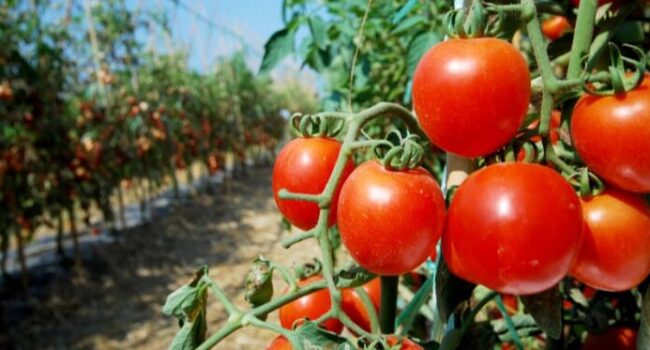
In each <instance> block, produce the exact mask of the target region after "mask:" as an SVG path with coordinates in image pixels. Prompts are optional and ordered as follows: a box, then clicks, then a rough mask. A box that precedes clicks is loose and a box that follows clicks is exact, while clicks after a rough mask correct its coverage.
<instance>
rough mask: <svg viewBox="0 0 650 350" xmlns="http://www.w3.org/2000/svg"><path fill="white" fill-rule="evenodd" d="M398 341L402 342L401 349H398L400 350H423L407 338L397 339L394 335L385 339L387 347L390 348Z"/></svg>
mask: <svg viewBox="0 0 650 350" xmlns="http://www.w3.org/2000/svg"><path fill="white" fill-rule="evenodd" d="M400 339H401V341H402V347H401V348H400V350H424V348H423V347H421V346H420V345H418V344H416V343H414V342H413V341H411V340H409V339H408V338H398V337H396V336H394V335H391V336H388V337H386V340H387V341H388V345H390V346H393V345H395V344H397V343H398V342H399V341H400Z"/></svg>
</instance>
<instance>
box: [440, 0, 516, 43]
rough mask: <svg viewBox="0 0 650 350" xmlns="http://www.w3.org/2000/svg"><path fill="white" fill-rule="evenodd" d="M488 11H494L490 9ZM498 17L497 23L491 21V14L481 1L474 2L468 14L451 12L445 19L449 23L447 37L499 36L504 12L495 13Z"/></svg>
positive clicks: (462, 11)
mask: <svg viewBox="0 0 650 350" xmlns="http://www.w3.org/2000/svg"><path fill="white" fill-rule="evenodd" d="M488 10H494V9H493V8H488ZM494 13H495V14H496V15H497V16H498V18H497V20H496V21H489V20H488V19H489V18H488V16H489V13H488V11H487V10H486V8H485V7H483V5H482V4H481V2H480V1H474V2H473V4H472V7H471V8H470V10H469V11H468V12H466V11H465V10H464V9H455V10H452V11H449V12H448V13H447V15H446V17H445V21H446V22H447V35H448V36H449V37H450V38H462V39H467V38H478V37H482V36H485V35H486V34H487V35H489V36H494V35H496V34H498V32H499V27H500V24H501V22H502V21H501V19H502V17H503V12H502V11H501V10H498V8H497V10H496V11H494Z"/></svg>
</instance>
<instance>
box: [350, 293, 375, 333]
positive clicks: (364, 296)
mask: <svg viewBox="0 0 650 350" xmlns="http://www.w3.org/2000/svg"><path fill="white" fill-rule="evenodd" d="M354 291H355V292H357V294H358V295H359V297H360V298H361V302H362V303H363V307H364V308H365V309H366V312H367V313H368V320H370V330H371V331H372V333H378V332H379V318H378V317H377V310H375V305H374V304H373V303H372V300H370V296H369V295H368V293H366V290H365V289H363V288H362V287H357V288H354Z"/></svg>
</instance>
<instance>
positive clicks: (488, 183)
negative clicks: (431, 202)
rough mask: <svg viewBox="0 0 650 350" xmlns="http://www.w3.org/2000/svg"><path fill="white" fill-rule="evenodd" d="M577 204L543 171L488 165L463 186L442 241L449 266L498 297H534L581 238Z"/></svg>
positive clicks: (565, 265)
mask: <svg viewBox="0 0 650 350" xmlns="http://www.w3.org/2000/svg"><path fill="white" fill-rule="evenodd" d="M582 226H583V221H582V213H581V209H580V200H579V199H578V196H577V195H576V193H575V191H574V190H573V188H572V187H571V186H570V185H569V184H568V183H567V182H566V181H565V180H564V178H562V176H560V175H559V174H557V173H556V172H554V171H553V170H551V169H550V168H548V167H544V166H541V165H538V164H528V163H504V164H495V165H490V166H488V167H486V168H483V169H481V170H479V171H477V172H475V173H474V174H472V175H470V177H468V178H467V179H466V180H465V182H463V183H462V184H461V185H460V187H459V188H458V190H457V191H456V194H455V195H454V198H453V200H452V202H451V205H450V207H449V213H448V215H447V226H446V229H445V232H444V233H443V236H442V248H443V257H444V258H445V261H446V262H447V264H448V265H449V269H450V270H451V271H452V272H453V273H454V274H456V275H458V276H459V277H462V278H464V279H466V280H468V281H471V282H474V283H477V284H483V285H485V286H487V287H488V288H491V289H493V290H495V291H498V292H500V293H507V294H515V295H522V294H535V293H538V292H541V291H544V290H546V289H549V288H551V287H553V286H554V285H555V284H556V283H557V282H559V281H560V280H561V279H562V278H563V277H564V275H566V273H567V272H568V271H569V268H570V267H571V264H572V263H573V260H574V258H575V256H576V254H577V253H578V249H579V247H580V240H581V236H582Z"/></svg>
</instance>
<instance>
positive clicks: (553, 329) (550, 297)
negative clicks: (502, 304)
mask: <svg viewBox="0 0 650 350" xmlns="http://www.w3.org/2000/svg"><path fill="white" fill-rule="evenodd" d="M519 299H520V300H521V302H522V303H523V304H524V306H525V307H526V310H528V312H529V313H530V315H531V316H532V317H533V318H534V319H535V321H536V322H537V325H538V326H539V328H541V329H542V330H543V331H544V332H546V334H547V335H548V336H549V337H551V338H553V339H559V338H560V335H561V334H562V295H561V294H560V292H559V290H558V288H557V287H555V288H551V289H549V290H547V291H544V292H541V293H538V294H534V295H526V296H520V297H519Z"/></svg>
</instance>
